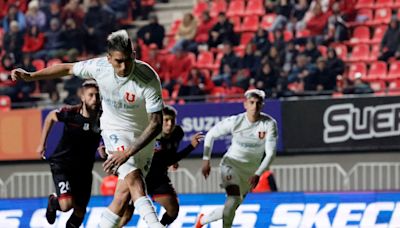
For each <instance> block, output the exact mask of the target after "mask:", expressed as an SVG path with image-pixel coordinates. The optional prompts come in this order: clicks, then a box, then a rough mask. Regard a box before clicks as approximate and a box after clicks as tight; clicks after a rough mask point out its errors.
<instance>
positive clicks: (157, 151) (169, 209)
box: [121, 105, 204, 226]
mask: <svg viewBox="0 0 400 228" xmlns="http://www.w3.org/2000/svg"><path fill="white" fill-rule="evenodd" d="M176 116H177V111H176V109H175V108H174V107H172V106H169V105H167V106H165V107H164V109H163V129H162V133H161V134H160V136H159V137H157V139H156V143H155V146H154V157H153V161H152V164H151V167H150V171H149V173H148V174H147V176H146V184H147V191H148V194H149V195H150V196H152V198H153V200H154V201H156V202H157V203H159V204H160V205H161V206H163V207H164V208H165V210H166V212H165V213H164V215H163V216H162V219H161V224H163V225H169V224H171V223H172V222H174V221H175V219H176V217H178V213H179V203H178V196H177V194H176V192H175V188H174V187H173V186H172V183H171V180H170V179H169V177H168V167H170V166H172V165H174V164H176V163H177V162H179V161H180V160H181V159H183V158H185V157H186V156H188V155H189V154H190V152H192V151H193V150H194V149H195V148H196V147H197V146H198V145H199V143H200V141H201V140H202V139H203V138H204V135H203V134H202V133H201V132H198V133H196V134H194V135H193V136H192V137H191V142H190V144H189V145H188V146H186V147H185V148H184V149H183V150H181V151H180V152H178V147H179V143H180V142H181V141H182V139H183V136H184V133H183V130H182V128H181V127H180V126H178V125H176ZM133 209H134V208H133V207H130V210H129V211H127V213H126V214H125V215H124V217H123V218H122V220H121V226H122V225H126V224H127V223H128V222H129V220H130V218H131V216H132V214H133Z"/></svg>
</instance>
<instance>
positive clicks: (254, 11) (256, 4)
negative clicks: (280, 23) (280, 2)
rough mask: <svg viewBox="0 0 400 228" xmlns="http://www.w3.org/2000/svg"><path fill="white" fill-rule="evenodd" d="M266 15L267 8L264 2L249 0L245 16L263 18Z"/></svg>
mask: <svg viewBox="0 0 400 228" xmlns="http://www.w3.org/2000/svg"><path fill="white" fill-rule="evenodd" d="M264 14H265V8H264V4H263V1H262V0H249V1H248V2H247V7H246V10H245V11H244V15H258V16H262V15H264Z"/></svg>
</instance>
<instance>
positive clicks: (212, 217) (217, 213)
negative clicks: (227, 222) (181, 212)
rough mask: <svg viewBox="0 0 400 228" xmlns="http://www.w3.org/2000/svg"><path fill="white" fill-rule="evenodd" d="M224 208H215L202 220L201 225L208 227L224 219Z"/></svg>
mask: <svg viewBox="0 0 400 228" xmlns="http://www.w3.org/2000/svg"><path fill="white" fill-rule="evenodd" d="M223 212H224V207H218V208H215V209H214V210H213V211H212V212H211V213H209V214H205V215H204V216H203V217H202V218H201V220H200V223H201V225H206V224H208V223H212V222H214V221H217V220H220V219H222V217H223Z"/></svg>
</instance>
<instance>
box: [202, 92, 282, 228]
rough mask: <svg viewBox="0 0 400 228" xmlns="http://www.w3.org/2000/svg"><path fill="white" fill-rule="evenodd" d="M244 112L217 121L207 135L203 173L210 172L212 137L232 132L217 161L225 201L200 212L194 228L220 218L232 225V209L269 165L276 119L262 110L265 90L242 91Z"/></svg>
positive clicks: (273, 146) (233, 212)
mask: <svg viewBox="0 0 400 228" xmlns="http://www.w3.org/2000/svg"><path fill="white" fill-rule="evenodd" d="M244 96H245V101H244V108H245V109H246V112H244V113H241V114H238V115H234V116H231V117H229V118H226V119H224V120H222V121H221V122H219V123H217V124H216V125H215V126H214V127H212V128H211V129H210V130H209V131H208V132H207V134H206V137H205V139H204V154H203V167H202V173H203V175H204V177H205V178H207V177H208V175H209V174H210V170H211V168H210V159H211V151H212V147H213V141H214V139H216V138H218V137H220V136H223V135H227V134H231V135H232V143H231V146H230V147H229V149H228V151H227V152H226V154H225V155H224V157H223V158H222V160H221V163H220V170H221V177H222V186H223V187H224V188H225V191H226V195H227V198H226V201H225V205H224V206H223V207H222V208H217V209H215V210H214V211H213V212H212V213H210V214H206V215H204V214H200V215H199V217H198V219H197V221H196V225H195V227H196V228H200V227H202V226H203V225H205V224H208V223H211V222H213V221H216V220H219V219H222V220H223V227H224V228H228V227H229V228H230V227H232V223H233V219H234V217H235V211H236V209H237V208H238V207H239V205H240V204H241V203H242V201H243V199H244V198H245V196H246V194H247V193H248V192H249V191H250V190H251V189H252V188H254V187H255V186H256V185H257V183H258V181H259V179H260V175H261V174H262V173H263V172H264V171H265V170H266V169H267V168H268V166H269V165H270V163H271V161H272V158H273V156H274V154H275V151H276V144H277V126H276V121H275V120H274V119H273V118H272V117H271V116H269V115H267V114H265V113H262V112H261V110H262V108H263V105H264V98H265V93H264V92H263V91H262V90H258V89H252V90H248V91H246V92H245V94H244Z"/></svg>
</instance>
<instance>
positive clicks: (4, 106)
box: [0, 95, 11, 111]
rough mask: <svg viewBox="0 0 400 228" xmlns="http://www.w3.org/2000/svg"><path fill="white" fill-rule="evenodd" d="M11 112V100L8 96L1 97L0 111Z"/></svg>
mask: <svg viewBox="0 0 400 228" xmlns="http://www.w3.org/2000/svg"><path fill="white" fill-rule="evenodd" d="M10 110H11V98H10V97H9V96H6V95H0V111H10Z"/></svg>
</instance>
